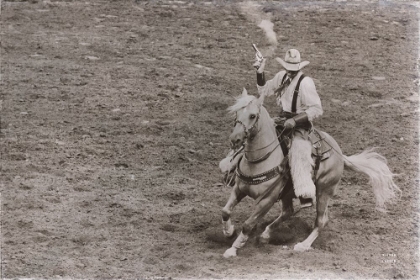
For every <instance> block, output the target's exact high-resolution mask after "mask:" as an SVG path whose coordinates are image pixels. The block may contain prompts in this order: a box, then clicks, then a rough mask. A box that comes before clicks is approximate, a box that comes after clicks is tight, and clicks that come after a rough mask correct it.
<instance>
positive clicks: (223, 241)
mask: <svg viewBox="0 0 420 280" xmlns="http://www.w3.org/2000/svg"><path fill="white" fill-rule="evenodd" d="M273 221H274V218H273V219H272V220H266V221H263V222H261V223H259V224H258V226H256V227H255V228H254V229H253V230H252V232H251V233H250V235H249V240H248V241H250V242H251V244H254V246H255V247H262V246H264V245H265V244H267V243H268V244H270V245H277V246H280V245H281V246H290V245H292V244H294V243H296V242H298V241H300V240H303V239H305V238H306V236H308V234H309V233H310V232H311V230H312V226H311V225H309V224H308V222H307V221H305V219H303V218H301V217H291V218H290V219H289V220H287V221H284V222H282V223H281V224H280V225H279V226H278V227H277V228H274V229H272V232H271V234H270V239H269V240H268V242H267V241H263V240H261V238H260V235H261V234H262V232H263V231H264V230H265V228H266V226H267V225H269V224H271V223H272V222H273ZM240 232H241V229H240V228H236V229H235V233H234V234H233V236H231V237H226V236H224V235H223V233H222V228H221V227H220V226H217V227H216V226H215V227H211V228H209V229H208V230H207V231H206V239H207V241H209V242H210V243H209V245H208V246H209V248H219V247H220V248H225V247H226V246H230V245H232V243H233V242H234V241H235V239H236V237H237V236H238V235H239V233H240Z"/></svg>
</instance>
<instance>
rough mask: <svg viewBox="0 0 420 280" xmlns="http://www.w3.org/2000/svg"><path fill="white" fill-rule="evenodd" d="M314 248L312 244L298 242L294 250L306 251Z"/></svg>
mask: <svg viewBox="0 0 420 280" xmlns="http://www.w3.org/2000/svg"><path fill="white" fill-rule="evenodd" d="M311 249H312V248H311V247H310V246H307V245H305V244H303V243H298V244H296V245H295V247H293V250H295V251H298V252H305V251H308V250H311Z"/></svg>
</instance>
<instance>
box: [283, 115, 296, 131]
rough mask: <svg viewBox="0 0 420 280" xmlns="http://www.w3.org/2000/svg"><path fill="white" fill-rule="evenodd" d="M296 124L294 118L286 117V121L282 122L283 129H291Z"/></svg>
mask: <svg viewBox="0 0 420 280" xmlns="http://www.w3.org/2000/svg"><path fill="white" fill-rule="evenodd" d="M295 126H296V122H295V120H294V119H293V118H292V119H288V120H287V121H285V122H284V129H285V130H291V129H293V128H294V127H295Z"/></svg>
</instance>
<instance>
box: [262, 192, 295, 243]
mask: <svg viewBox="0 0 420 280" xmlns="http://www.w3.org/2000/svg"><path fill="white" fill-rule="evenodd" d="M293 197H294V193H293V189H290V191H289V192H288V193H287V194H286V195H285V196H284V197H283V198H282V199H281V202H282V205H281V206H282V209H281V213H280V216H279V217H278V218H277V219H275V220H274V222H272V223H271V224H269V225H268V226H267V227H266V228H265V230H264V232H263V233H262V234H261V238H262V241H263V242H268V240H269V239H270V235H271V231H272V230H273V229H275V228H277V227H278V226H279V225H280V224H281V223H282V222H283V221H286V220H288V219H289V218H290V217H291V216H292V215H293Z"/></svg>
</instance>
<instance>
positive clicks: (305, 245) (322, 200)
mask: <svg viewBox="0 0 420 280" xmlns="http://www.w3.org/2000/svg"><path fill="white" fill-rule="evenodd" d="M333 188H335V186H334V187H333ZM329 201H330V195H329V194H328V193H326V192H323V193H321V194H320V195H319V197H318V201H317V204H316V220H315V228H314V229H313V230H312V232H311V234H309V236H308V237H307V238H306V239H305V240H304V241H303V242H300V243H297V244H296V245H295V247H294V248H293V249H294V250H295V251H307V250H310V249H312V248H311V246H312V244H313V243H314V241H315V240H316V239H317V237H318V235H319V232H320V231H321V230H322V229H323V228H324V227H325V226H326V225H327V223H328V203H329Z"/></svg>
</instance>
